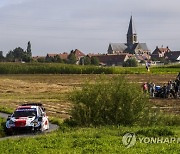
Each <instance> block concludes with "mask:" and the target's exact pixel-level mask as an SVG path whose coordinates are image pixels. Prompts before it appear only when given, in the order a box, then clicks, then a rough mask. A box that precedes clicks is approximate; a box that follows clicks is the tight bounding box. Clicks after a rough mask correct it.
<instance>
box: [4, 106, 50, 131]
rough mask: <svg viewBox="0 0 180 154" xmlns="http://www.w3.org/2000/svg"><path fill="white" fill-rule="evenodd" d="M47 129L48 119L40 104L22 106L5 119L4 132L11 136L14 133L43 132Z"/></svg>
mask: <svg viewBox="0 0 180 154" xmlns="http://www.w3.org/2000/svg"><path fill="white" fill-rule="evenodd" d="M48 129H49V121H48V117H47V116H46V113H45V108H43V106H42V104H40V103H31V104H23V105H21V106H19V107H18V108H17V109H16V110H15V111H14V113H13V114H12V115H11V116H9V117H8V118H7V121H6V131H7V133H8V134H12V133H14V132H16V131H21V130H24V131H33V132H37V131H41V132H42V131H45V130H48Z"/></svg>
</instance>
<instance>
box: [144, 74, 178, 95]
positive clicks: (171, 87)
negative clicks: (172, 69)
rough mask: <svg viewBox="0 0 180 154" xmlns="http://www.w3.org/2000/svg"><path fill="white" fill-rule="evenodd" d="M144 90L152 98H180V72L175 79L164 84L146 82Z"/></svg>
mask: <svg viewBox="0 0 180 154" xmlns="http://www.w3.org/2000/svg"><path fill="white" fill-rule="evenodd" d="M143 91H144V92H145V93H149V95H150V97H152V98H156V97H159V98H180V73H179V74H178V76H177V77H176V79H175V80H173V81H171V80H170V81H168V83H164V84H163V85H162V86H160V85H156V84H155V83H152V82H151V83H144V84H143Z"/></svg>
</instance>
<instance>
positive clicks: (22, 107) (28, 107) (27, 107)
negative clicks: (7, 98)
mask: <svg viewBox="0 0 180 154" xmlns="http://www.w3.org/2000/svg"><path fill="white" fill-rule="evenodd" d="M37 108H38V106H18V108H17V109H37Z"/></svg>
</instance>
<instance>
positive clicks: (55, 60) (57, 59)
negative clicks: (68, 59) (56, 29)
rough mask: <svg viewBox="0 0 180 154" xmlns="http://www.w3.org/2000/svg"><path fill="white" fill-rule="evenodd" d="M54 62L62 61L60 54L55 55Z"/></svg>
mask: <svg viewBox="0 0 180 154" xmlns="http://www.w3.org/2000/svg"><path fill="white" fill-rule="evenodd" d="M54 62H56V63H62V59H61V57H60V56H58V55H56V56H54Z"/></svg>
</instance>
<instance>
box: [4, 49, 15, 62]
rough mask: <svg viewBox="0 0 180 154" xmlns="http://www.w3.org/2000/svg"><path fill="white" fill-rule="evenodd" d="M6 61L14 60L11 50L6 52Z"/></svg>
mask: <svg viewBox="0 0 180 154" xmlns="http://www.w3.org/2000/svg"><path fill="white" fill-rule="evenodd" d="M6 61H8V62H14V61H15V58H14V53H13V51H9V52H8V53H7V54H6Z"/></svg>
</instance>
